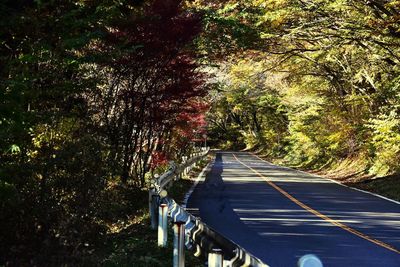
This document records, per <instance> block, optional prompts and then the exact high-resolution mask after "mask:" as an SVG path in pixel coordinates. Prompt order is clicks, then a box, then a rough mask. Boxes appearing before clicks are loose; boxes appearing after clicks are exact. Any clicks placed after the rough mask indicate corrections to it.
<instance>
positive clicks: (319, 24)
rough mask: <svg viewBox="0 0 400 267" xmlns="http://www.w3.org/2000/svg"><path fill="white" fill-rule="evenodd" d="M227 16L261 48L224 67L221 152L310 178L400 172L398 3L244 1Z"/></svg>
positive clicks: (218, 122)
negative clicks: (260, 157)
mask: <svg viewBox="0 0 400 267" xmlns="http://www.w3.org/2000/svg"><path fill="white" fill-rule="evenodd" d="M220 12H221V13H223V14H224V15H225V16H228V17H230V18H232V20H237V21H240V22H242V23H243V24H245V25H248V27H250V28H251V29H252V31H253V32H256V33H257V35H258V37H259V40H257V42H254V43H253V45H254V47H250V48H249V49H247V50H246V51H243V52H240V53H237V54H235V55H234V56H232V57H230V58H229V60H227V61H226V62H224V64H221V65H220V66H221V68H220V69H219V72H218V77H217V80H218V81H219V86H218V88H217V89H216V90H215V92H216V93H214V98H215V99H217V101H215V102H214V104H213V108H214V110H215V112H213V113H212V114H211V115H210V118H209V120H210V126H211V134H212V135H213V137H214V138H215V139H216V140H219V141H220V142H219V144H220V145H222V146H224V147H231V148H232V147H233V148H248V149H259V150H262V151H263V152H264V153H265V154H267V155H268V156H269V157H270V158H281V159H283V161H284V162H285V163H287V164H291V165H295V166H302V167H307V168H319V167H323V166H329V165H334V164H335V163H338V162H340V161H343V160H350V161H356V162H357V164H356V165H357V168H358V169H359V170H360V171H364V172H367V173H369V174H373V175H386V174H390V173H394V172H397V171H399V168H400V165H399V161H400V117H399V112H400V109H399V108H400V88H399V86H400V69H399V60H400V20H399V18H400V2H399V1H362V0H357V1H343V0H339V1H324V0H322V1H285V0H283V1H280V0H276V1H246V3H244V2H243V3H242V2H240V3H239V2H236V3H234V2H232V3H229V4H226V5H225V6H224V8H223V9H221V11H220Z"/></svg>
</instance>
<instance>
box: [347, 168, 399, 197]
mask: <svg viewBox="0 0 400 267" xmlns="http://www.w3.org/2000/svg"><path fill="white" fill-rule="evenodd" d="M345 184H346V185H348V186H352V187H356V188H359V189H362V190H366V191H370V192H373V193H376V194H379V195H382V196H386V197H388V198H391V199H394V200H397V201H400V174H394V175H389V176H385V177H379V178H375V179H366V180H362V181H359V182H348V183H345Z"/></svg>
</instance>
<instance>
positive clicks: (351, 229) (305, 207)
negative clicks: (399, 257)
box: [232, 153, 400, 254]
mask: <svg viewBox="0 0 400 267" xmlns="http://www.w3.org/2000/svg"><path fill="white" fill-rule="evenodd" d="M232 155H233V157H234V158H235V159H236V160H237V161H238V162H239V163H240V164H242V165H243V166H245V167H247V168H249V169H250V170H252V171H253V172H254V173H256V174H257V175H258V176H260V177H261V178H263V180H265V181H266V182H267V183H268V184H269V185H270V186H272V187H273V188H274V189H276V190H277V191H279V192H280V193H281V194H282V195H284V196H285V197H287V198H288V199H290V200H291V201H293V202H294V203H296V204H297V205H299V206H300V207H302V208H303V209H305V210H307V211H308V212H310V213H312V214H314V215H316V216H318V217H319V218H321V219H323V220H325V221H327V222H329V223H331V224H333V225H336V226H338V227H340V228H342V229H343V230H346V231H347V232H349V233H352V234H354V235H356V236H358V237H361V238H363V239H365V240H368V241H370V242H372V243H374V244H376V245H378V246H381V247H384V248H386V249H388V250H391V251H394V252H396V253H398V254H400V250H398V249H396V248H394V247H392V246H391V245H388V244H386V243H384V242H382V241H379V240H377V239H374V238H372V237H370V236H367V235H365V234H363V233H361V232H359V231H357V230H355V229H353V228H351V227H349V226H347V225H345V224H343V223H341V222H338V221H336V220H334V219H332V218H330V217H328V216H326V215H324V214H322V213H320V212H319V211H317V210H315V209H313V208H311V207H310V206H307V205H306V204H304V203H303V202H301V201H300V200H298V199H296V198H295V197H294V196H292V195H290V194H289V193H288V192H286V191H285V190H283V189H282V188H280V187H279V186H277V185H276V184H274V183H273V182H272V181H270V180H268V178H267V177H266V176H264V175H263V174H261V173H260V172H258V171H257V170H255V169H253V168H252V167H250V166H249V165H247V164H246V163H244V162H242V161H241V160H239V159H238V158H237V157H236V155H235V154H233V153H232Z"/></svg>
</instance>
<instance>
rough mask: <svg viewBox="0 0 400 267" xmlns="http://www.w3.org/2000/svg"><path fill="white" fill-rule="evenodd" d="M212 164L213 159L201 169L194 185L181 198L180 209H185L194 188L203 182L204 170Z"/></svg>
mask: <svg viewBox="0 0 400 267" xmlns="http://www.w3.org/2000/svg"><path fill="white" fill-rule="evenodd" d="M214 162H215V159H214V160H213V161H210V162H209V163H208V164H207V165H206V166H205V167H204V168H203V170H201V172H200V173H199V175H197V177H196V180H195V182H194V184H193V185H192V187H190V189H189V191H188V192H187V193H186V195H185V197H184V198H183V203H182V205H181V206H182V208H184V209H186V205H187V202H188V200H189V198H190V196H191V195H192V193H193V191H194V189H195V188H196V186H197V185H198V184H199V182H200V181H204V180H205V177H206V175H205V173H206V170H207V169H208V168H209V167H210V166H211V165H212V164H214Z"/></svg>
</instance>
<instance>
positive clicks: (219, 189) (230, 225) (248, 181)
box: [187, 152, 400, 267]
mask: <svg viewBox="0 0 400 267" xmlns="http://www.w3.org/2000/svg"><path fill="white" fill-rule="evenodd" d="M187 209H188V210H189V211H190V212H191V213H193V214H195V215H196V216H199V217H201V219H202V220H203V221H204V222H205V223H207V224H208V225H209V226H211V227H212V228H214V229H215V230H217V231H218V232H220V233H221V234H223V235H224V236H226V237H227V238H229V239H231V240H232V241H234V242H236V243H237V244H239V245H241V246H242V247H243V248H245V249H246V250H248V251H249V252H250V253H252V254H253V255H254V256H256V257H258V258H260V259H261V260H263V261H264V262H265V263H267V264H268V265H270V266H272V267H274V266H285V267H286V266H297V265H296V264H297V261H298V259H299V258H300V257H301V256H303V255H305V254H310V253H311V254H315V255H317V256H318V257H319V258H320V259H321V261H322V263H323V264H324V266H328V267H329V266H341V267H347V266H348V267H356V266H363V267H364V266H371V267H372V266H373V267H377V266H382V267H400V204H398V203H394V202H391V201H388V200H385V199H382V198H380V197H377V196H374V195H371V194H367V193H364V192H360V191H357V190H354V189H351V188H347V187H344V186H341V185H338V184H336V183H334V182H332V181H330V180H328V179H324V178H321V177H317V176H313V175H309V174H306V173H303V172H299V171H295V170H292V169H287V168H284V167H279V166H275V165H272V164H270V163H268V162H266V161H263V160H261V159H259V158H257V157H256V156H254V155H252V154H250V153H245V152H219V153H217V155H216V159H215V162H214V164H213V165H212V168H211V171H210V172H209V173H208V174H207V176H206V179H205V181H204V182H202V183H199V184H198V185H197V186H196V188H195V190H194V191H193V193H192V195H191V196H190V198H189V200H188V203H187Z"/></svg>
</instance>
